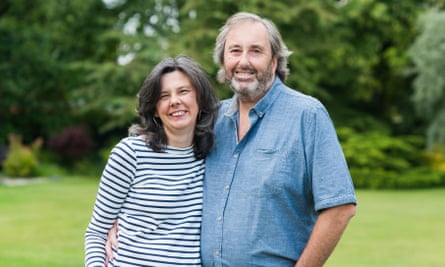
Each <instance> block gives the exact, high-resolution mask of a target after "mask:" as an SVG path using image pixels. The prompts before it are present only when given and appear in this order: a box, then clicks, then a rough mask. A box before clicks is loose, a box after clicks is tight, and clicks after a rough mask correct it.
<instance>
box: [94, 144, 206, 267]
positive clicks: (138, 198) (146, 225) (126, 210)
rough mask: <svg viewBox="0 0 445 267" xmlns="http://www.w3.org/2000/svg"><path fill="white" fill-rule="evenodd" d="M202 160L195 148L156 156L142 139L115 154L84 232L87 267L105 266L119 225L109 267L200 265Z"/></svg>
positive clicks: (103, 176)
mask: <svg viewBox="0 0 445 267" xmlns="http://www.w3.org/2000/svg"><path fill="white" fill-rule="evenodd" d="M204 167H205V166H204V160H196V158H195V157H194V154H193V148H192V147H188V148H184V149H181V148H174V147H168V148H167V149H166V151H165V152H162V153H157V152H154V151H152V150H151V149H150V148H148V147H147V145H146V144H145V141H144V140H143V139H142V138H141V137H127V138H124V139H123V140H122V141H121V142H119V143H118V144H117V145H116V146H115V147H114V148H113V150H112V152H111V155H110V157H109V159H108V163H107V165H106V166H105V169H104V171H103V174H102V177H101V181H100V185H99V190H98V194H97V198H96V203H95V206H94V210H93V215H92V218H91V222H90V223H89V225H88V227H87V230H86V234H85V266H104V259H105V242H106V239H107V233H108V230H109V229H110V228H111V227H112V225H113V224H114V222H115V220H116V218H117V219H118V222H119V234H118V242H119V247H118V249H116V250H115V251H114V257H115V259H114V261H113V262H111V263H110V266H120V267H123V266H201V260H200V253H199V247H200V243H199V234H200V226H201V213H202V184H203V177H204Z"/></svg>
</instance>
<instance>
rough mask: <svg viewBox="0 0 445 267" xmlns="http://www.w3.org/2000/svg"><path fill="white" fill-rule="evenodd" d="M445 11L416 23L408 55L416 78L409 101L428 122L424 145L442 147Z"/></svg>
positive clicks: (431, 12) (444, 80) (424, 17)
mask: <svg viewBox="0 0 445 267" xmlns="http://www.w3.org/2000/svg"><path fill="white" fill-rule="evenodd" d="M444 24H445V12H444V11H442V12H438V11H437V10H433V11H430V12H428V13H426V14H425V15H423V16H422V17H421V18H420V20H419V28H420V35H419V36H418V37H417V38H416V40H415V42H414V44H413V45H412V46H411V49H410V55H411V58H412V60H413V62H414V64H415V72H416V74H417V76H416V77H415V80H414V89H415V91H414V94H413V96H412V99H413V101H414V103H415V104H416V107H417V111H418V112H419V113H420V114H421V115H423V116H424V117H425V118H427V119H428V121H429V122H430V124H429V127H428V131H427V145H428V147H429V148H430V149H431V148H433V147H434V146H436V145H445V131H444V125H445V27H444Z"/></svg>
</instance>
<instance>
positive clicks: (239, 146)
mask: <svg viewBox="0 0 445 267" xmlns="http://www.w3.org/2000/svg"><path fill="white" fill-rule="evenodd" d="M290 54H291V52H289V51H288V49H287V47H286V45H285V44H284V42H283V40H282V38H281V36H280V33H279V32H278V31H277V30H276V28H275V26H274V25H273V23H272V22H270V21H269V20H266V19H263V18H260V17H258V16H257V15H254V14H250V13H237V14H235V15H233V16H232V17H231V18H229V19H228V21H227V22H226V24H225V25H224V26H223V27H222V28H221V31H220V34H219V35H218V37H217V40H216V47H215V51H214V59H215V61H216V63H218V64H219V65H220V67H221V68H220V70H219V72H218V80H219V81H220V82H226V83H227V84H228V85H229V86H230V87H231V88H232V89H233V91H234V92H235V95H234V97H233V98H232V99H229V100H225V101H222V106H221V109H220V114H219V117H218V120H217V122H216V125H215V133H216V142H215V144H216V145H215V148H214V150H213V151H212V152H211V153H210V154H209V155H208V156H207V158H206V173H205V180H204V200H203V217H202V224H201V258H202V264H203V266H234V267H243V266H274V267H275V266H296V267H308V266H310V267H317V266H322V265H323V264H324V263H325V262H326V260H327V259H328V257H329V256H330V254H331V253H332V251H333V250H334V248H335V246H336V244H337V243H338V241H339V240H340V238H341V235H342V233H343V231H344V230H345V228H346V226H347V224H348V222H349V220H350V218H351V217H352V216H353V215H354V214H355V204H356V197H355V194H354V187H353V184H352V181H351V177H350V174H349V171H348V168H347V165H346V161H345V159H344V155H343V152H342V150H341V147H340V144H339V142H338V139H337V136H336V133H335V129H334V126H333V124H332V121H331V119H330V117H329V115H328V112H327V111H326V109H325V108H324V106H323V105H322V104H321V103H320V102H319V101H318V100H316V99H315V98H313V97H310V96H306V95H303V94H302V93H299V92H297V91H294V90H292V89H290V88H288V87H287V86H286V85H284V83H283V82H284V81H285V80H286V78H287V75H288V69H287V57H288V56H289V55H290ZM109 254H110V253H109Z"/></svg>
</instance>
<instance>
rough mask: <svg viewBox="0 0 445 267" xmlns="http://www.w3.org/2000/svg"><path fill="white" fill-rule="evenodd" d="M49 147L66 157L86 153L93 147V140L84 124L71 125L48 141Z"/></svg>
mask: <svg viewBox="0 0 445 267" xmlns="http://www.w3.org/2000/svg"><path fill="white" fill-rule="evenodd" d="M48 147H49V149H51V150H52V151H54V152H55V153H57V154H59V155H61V156H62V157H65V158H75V157H79V156H83V155H85V154H86V153H87V152H88V151H89V150H90V149H91V148H92V147H93V141H92V140H91V138H90V136H89V135H88V132H87V130H86V129H85V127H83V126H76V127H70V128H66V129H65V130H63V131H62V132H61V133H60V134H58V135H56V136H55V137H53V138H52V139H50V140H49V142H48Z"/></svg>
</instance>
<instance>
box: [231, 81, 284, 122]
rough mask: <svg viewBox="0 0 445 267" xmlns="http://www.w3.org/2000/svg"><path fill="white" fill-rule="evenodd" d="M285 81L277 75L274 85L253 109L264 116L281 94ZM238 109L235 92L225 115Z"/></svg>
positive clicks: (260, 115)
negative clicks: (281, 86)
mask: <svg viewBox="0 0 445 267" xmlns="http://www.w3.org/2000/svg"><path fill="white" fill-rule="evenodd" d="M282 84H283V82H282V81H281V79H280V78H279V77H278V76H277V77H275V80H274V82H273V83H272V86H271V87H270V89H269V90H268V91H267V93H266V94H265V95H264V96H263V97H262V98H261V99H260V100H259V101H258V103H256V105H255V106H253V108H252V110H253V111H255V113H256V114H257V115H258V116H259V117H260V118H262V117H263V116H264V114H265V113H266V111H267V110H268V109H269V107H270V106H271V105H272V103H273V102H274V101H275V99H276V98H277V96H278V95H279V94H280V89H279V88H280V85H282ZM237 111H238V96H237V95H236V94H234V96H233V97H232V101H231V103H230V106H229V108H228V109H227V111H226V113H225V114H224V115H226V116H229V117H231V116H233V115H234V114H235V113H236V112H237Z"/></svg>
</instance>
